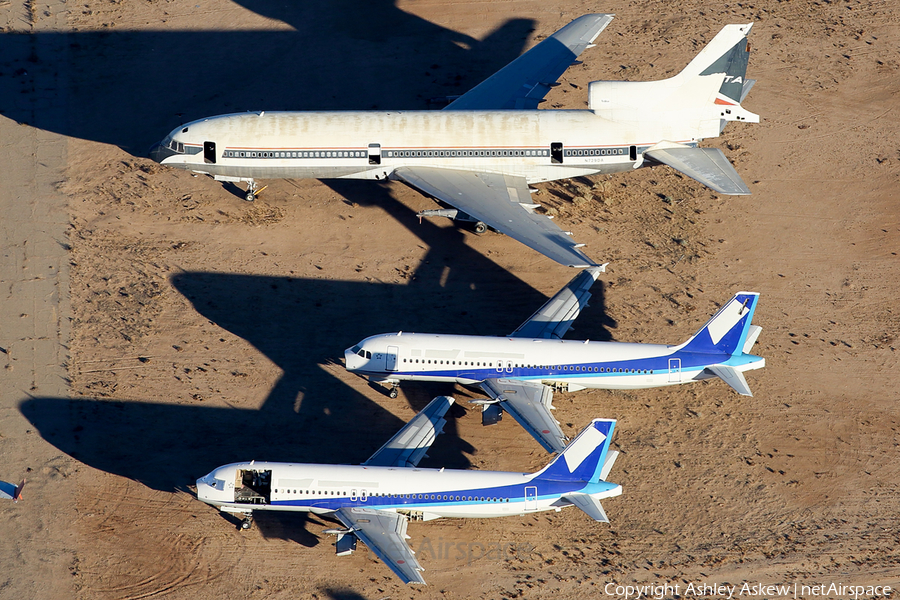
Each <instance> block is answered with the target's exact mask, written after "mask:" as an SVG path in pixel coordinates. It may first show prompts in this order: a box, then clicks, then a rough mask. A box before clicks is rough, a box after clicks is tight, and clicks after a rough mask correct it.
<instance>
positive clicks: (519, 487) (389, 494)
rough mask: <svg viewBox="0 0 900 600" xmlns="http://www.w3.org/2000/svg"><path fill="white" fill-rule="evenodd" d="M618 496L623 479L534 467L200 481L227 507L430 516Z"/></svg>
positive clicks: (279, 471)
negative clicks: (579, 496) (553, 475)
mask: <svg viewBox="0 0 900 600" xmlns="http://www.w3.org/2000/svg"><path fill="white" fill-rule="evenodd" d="M571 492H579V493H584V494H590V495H592V496H594V497H596V498H597V499H603V498H609V497H613V496H618V495H620V494H621V493H622V488H621V486H620V485H618V484H614V483H607V482H605V481H599V482H597V483H588V482H584V481H556V480H552V479H542V478H540V477H539V476H538V475H536V474H532V473H511V472H497V471H461V470H452V469H419V468H414V469H410V468H402V467H369V466H351V465H319V464H291V463H277V462H259V461H254V462H252V463H234V464H230V465H225V466H222V467H219V468H218V469H216V470H214V471H212V472H211V473H210V474H209V475H206V476H205V477H202V478H200V479H198V480H197V498H198V499H200V500H202V501H203V502H206V503H208V504H212V505H213V506H216V507H218V508H219V509H220V510H223V511H225V512H233V513H242V512H247V513H249V512H252V511H257V510H279V511H298V512H312V513H317V514H326V513H332V512H334V511H336V510H338V509H340V508H346V507H363V508H372V509H379V510H387V511H392V512H400V513H403V514H407V515H409V516H411V517H413V518H420V519H423V520H426V521H427V520H431V519H436V518H441V517H457V518H465V517H475V518H489V517H503V516H510V515H516V514H525V513H527V512H539V511H547V510H559V509H560V508H562V507H564V506H570V505H571V503H570V502H568V501H566V500H561V498H560V497H561V496H562V495H564V494H566V493H571Z"/></svg>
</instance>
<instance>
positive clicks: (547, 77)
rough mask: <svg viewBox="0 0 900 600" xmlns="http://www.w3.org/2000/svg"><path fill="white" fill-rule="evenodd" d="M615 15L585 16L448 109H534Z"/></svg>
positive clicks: (448, 106)
mask: <svg viewBox="0 0 900 600" xmlns="http://www.w3.org/2000/svg"><path fill="white" fill-rule="evenodd" d="M612 19H613V15H603V14H594V15H584V16H583V17H579V18H577V19H575V20H574V21H572V22H571V23H569V24H568V25H566V26H565V27H563V28H562V29H560V30H559V31H557V32H556V33H554V34H553V35H551V36H550V37H548V38H547V39H545V40H544V41H543V42H541V43H540V44H538V45H537V46H535V47H534V48H532V49H531V50H529V51H528V52H526V53H525V54H523V55H522V56H520V57H519V58H517V59H516V60H514V61H512V62H511V63H509V64H508V65H506V66H505V67H503V68H502V69H500V70H499V71H497V72H496V73H494V74H493V75H491V76H490V77H489V78H487V79H485V80H484V81H482V82H481V83H480V84H478V85H477V86H475V87H474V88H472V89H471V90H469V91H468V92H466V93H465V94H463V95H462V96H460V97H459V98H457V99H456V100H454V101H453V102H451V103H450V104H449V105H447V106H446V107H445V108H444V110H498V109H506V108H518V109H523V108H524V109H533V108H537V105H538V103H540V102H541V100H543V98H544V96H546V95H547V92H549V91H550V89H551V88H552V87H553V86H554V85H555V84H556V80H557V79H559V77H560V75H562V74H563V73H564V72H565V71H566V69H568V68H569V66H571V65H572V63H574V62H575V59H576V58H578V55H579V54H581V53H582V52H583V51H584V49H585V48H588V47H590V45H591V43H592V42H593V41H594V39H595V38H596V37H597V36H598V35H600V32H601V31H603V30H604V29H605V28H606V26H607V25H609V23H610V21H612Z"/></svg>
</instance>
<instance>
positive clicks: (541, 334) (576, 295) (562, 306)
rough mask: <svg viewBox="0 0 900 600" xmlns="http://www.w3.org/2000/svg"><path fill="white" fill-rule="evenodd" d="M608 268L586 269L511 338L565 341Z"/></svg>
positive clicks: (520, 326) (511, 335) (523, 324)
mask: <svg viewBox="0 0 900 600" xmlns="http://www.w3.org/2000/svg"><path fill="white" fill-rule="evenodd" d="M605 267H606V265H602V266H599V267H591V268H589V269H585V270H584V271H582V272H581V273H579V274H578V275H576V276H575V278H574V279H573V280H572V281H570V282H569V283H568V285H566V287H564V288H563V289H561V290H560V291H559V292H557V293H556V295H555V296H553V297H552V298H550V299H549V300H548V301H547V302H546V303H545V304H544V305H543V306H542V307H540V308H539V309H538V310H537V312H535V313H534V314H533V315H531V316H530V317H529V318H528V320H527V321H525V322H524V323H522V324H521V325H519V328H518V329H516V330H515V331H513V332H512V333H511V334H509V337H524V338H544V339H554V338H555V339H562V336H564V335H565V334H566V332H567V331H569V328H570V327H572V323H573V322H574V321H575V319H576V318H578V314H579V313H580V312H581V309H582V308H584V307H585V306H587V302H588V300H589V299H590V297H591V293H590V292H589V291H588V290H589V289H591V286H592V285H594V282H595V281H597V277H598V276H599V275H600V273H602V272H603V271H604V270H605Z"/></svg>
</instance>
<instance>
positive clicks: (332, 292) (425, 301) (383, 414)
mask: <svg viewBox="0 0 900 600" xmlns="http://www.w3.org/2000/svg"><path fill="white" fill-rule="evenodd" d="M376 189H379V188H377V187H376ZM397 212H398V215H399V216H400V217H401V222H402V221H405V220H414V219H415V217H414V215H413V214H412V211H410V210H408V209H403V210H399V209H398V211H397ZM420 231H421V233H422V239H423V241H424V242H426V243H427V244H429V247H430V248H432V250H431V251H429V253H428V254H427V256H426V258H425V260H423V261H422V263H421V264H420V265H419V266H418V268H417V269H416V271H415V272H414V273H413V274H411V275H410V277H409V278H408V280H407V282H405V283H396V284H393V283H370V282H355V281H336V280H330V279H307V278H292V277H270V276H257V275H238V274H232V273H215V272H186V273H181V274H178V275H176V276H174V277H173V278H172V280H171V283H172V285H173V287H174V288H175V289H176V290H178V292H180V293H181V294H183V295H184V296H185V297H186V298H187V299H188V300H190V301H191V302H192V304H193V306H194V308H195V309H196V310H197V311H198V312H199V313H200V314H202V315H203V316H204V317H206V318H207V319H209V320H210V321H213V322H214V323H216V324H217V325H218V326H220V327H222V328H224V329H226V330H228V331H230V332H231V333H233V334H235V335H237V336H239V337H241V338H244V339H245V340H247V341H248V342H250V343H251V344H252V345H253V346H255V347H256V348H257V349H258V350H259V351H260V352H261V353H263V354H264V355H265V356H267V357H268V358H269V359H270V360H272V361H273V362H274V363H275V364H277V365H278V367H279V368H280V369H281V370H282V371H283V374H282V375H281V377H280V378H279V379H278V381H277V382H275V384H274V385H273V387H272V389H271V391H270V392H269V394H268V396H267V398H266V400H265V402H264V404H263V405H262V407H261V408H260V409H259V410H241V409H234V408H220V407H208V406H198V405H177V404H160V403H149V402H148V403H145V402H131V401H129V402H124V401H114V400H102V399H96V400H95V399H71V400H70V399H66V398H32V399H29V400H26V401H24V402H23V403H22V406H21V410H22V412H23V414H24V415H25V416H26V418H28V419H29V421H31V422H32V423H33V424H34V425H35V427H36V428H37V429H38V430H39V431H40V433H41V435H42V436H43V437H44V438H45V439H46V440H47V441H48V442H50V443H51V444H53V445H54V446H56V447H57V448H59V449H60V450H62V451H63V452H66V453H67V454H69V455H71V456H73V457H75V458H77V459H79V460H81V461H82V462H84V463H86V464H88V465H90V466H92V467H95V468H97V469H101V470H103V471H107V472H110V473H115V474H118V475H121V476H123V477H128V478H130V479H134V480H137V481H141V482H143V483H144V484H145V485H147V486H149V487H151V488H153V489H158V490H164V491H171V490H174V489H179V488H183V487H184V486H185V485H187V484H188V483H190V482H192V481H193V480H194V479H195V478H196V477H198V476H200V475H203V474H204V473H205V472H206V471H207V470H208V469H211V468H213V467H215V466H218V465H221V464H225V463H228V462H232V461H238V460H248V459H258V460H264V459H269V460H279V461H287V462H322V463H348V464H350V463H359V462H362V461H364V460H365V459H366V458H368V456H369V455H370V454H371V453H372V452H374V451H375V450H376V449H377V448H379V447H380V446H381V444H382V443H384V442H385V441H386V440H387V439H388V438H390V436H391V435H393V434H394V433H395V432H396V431H398V430H399V429H400V428H401V427H402V425H403V423H402V422H401V420H400V419H398V418H396V417H394V416H393V415H391V414H390V413H389V412H388V411H387V410H385V409H384V408H382V407H381V406H379V404H377V403H375V402H373V401H372V400H370V399H369V398H367V397H365V396H363V395H362V394H360V393H358V392H357V391H355V390H354V389H352V388H350V387H348V386H347V385H346V384H344V383H343V382H342V381H341V380H340V379H338V378H336V377H334V375H333V374H332V370H333V369H343V366H342V365H341V364H340V363H341V359H342V353H343V350H344V348H346V347H348V346H350V345H352V344H354V343H356V342H357V341H359V340H361V339H362V338H364V337H367V336H369V335H373V334H377V333H386V332H391V331H400V330H406V331H420V332H434V333H461V334H478V335H504V334H506V333H508V332H510V331H513V330H514V329H515V328H516V327H517V326H518V325H519V324H520V323H522V322H523V321H524V320H525V319H527V318H528V317H529V316H530V315H531V314H532V312H534V310H536V309H537V308H538V307H539V306H540V305H541V304H542V303H543V302H545V301H546V300H547V296H545V295H544V294H541V293H539V292H537V291H536V290H534V289H533V288H532V287H531V286H529V285H528V284H526V283H524V282H523V281H521V280H520V279H518V278H517V277H515V276H514V275H512V274H511V273H509V272H508V271H506V270H505V269H503V268H501V267H499V266H498V265H496V264H495V263H493V262H492V261H490V260H489V259H486V258H485V257H483V256H481V255H480V254H478V253H477V252H475V251H474V250H472V249H471V248H469V247H467V246H465V245H464V244H462V243H461V241H460V239H459V238H460V236H461V235H462V234H461V232H459V230H457V229H455V228H440V227H437V226H435V225H433V224H429V223H427V222H426V223H424V224H423V225H422V226H421V229H420ZM557 268H558V267H557ZM569 271H570V272H571V273H572V274H573V276H574V274H575V273H576V271H575V270H569ZM476 282H477V283H476ZM592 293H593V297H592V298H591V305H590V307H589V308H587V309H585V310H584V311H583V313H582V315H581V316H580V318H579V328H578V333H579V335H578V337H579V338H590V339H594V340H604V339H610V337H611V336H610V335H609V333H608V331H607V327H615V323H614V322H612V321H610V320H609V319H608V317H607V316H606V314H605V307H604V294H603V287H602V283H601V282H597V283H596V284H595V285H594V287H593V288H592ZM473 295H478V297H479V298H480V302H479V304H483V305H488V306H490V310H483V309H473V308H472V306H473V304H472V299H473ZM485 298H492V299H494V301H487V302H486V301H485V300H484V299H485ZM404 391H405V395H406V397H407V398H408V400H409V402H410V406H411V408H412V409H413V410H416V411H418V410H421V409H422V408H423V407H424V406H425V405H426V404H427V403H428V401H430V400H431V398H432V397H434V396H436V395H439V394H442V393H452V392H453V388H452V386H450V385H448V384H425V383H421V384H420V383H415V384H413V383H410V384H408V385H406V386H404ZM454 410H455V412H453V413H452V416H461V415H462V414H464V413H465V409H463V408H462V407H454ZM476 418H477V417H476ZM512 426H514V425H512ZM445 430H446V432H447V433H448V434H449V435H446V436H443V437H442V438H441V439H440V440H439V442H438V443H436V444H435V445H434V446H433V447H432V449H431V450H430V456H431V460H430V461H429V462H428V463H423V466H428V465H432V466H444V467H447V468H466V467H468V466H469V461H468V459H467V458H466V457H465V456H464V455H465V454H466V453H471V452H472V451H473V450H474V449H473V448H472V447H471V446H470V445H468V444H467V443H466V442H464V441H463V440H460V439H459V438H458V437H457V436H456V427H455V423H454V421H453V420H450V421H449V422H448V425H447V427H446V428H445ZM309 432H313V434H312V435H310V433H309ZM526 437H527V436H526V435H525V434H524V432H523V439H525V438H526ZM527 443H530V440H529V442H527ZM479 450H480V449H479Z"/></svg>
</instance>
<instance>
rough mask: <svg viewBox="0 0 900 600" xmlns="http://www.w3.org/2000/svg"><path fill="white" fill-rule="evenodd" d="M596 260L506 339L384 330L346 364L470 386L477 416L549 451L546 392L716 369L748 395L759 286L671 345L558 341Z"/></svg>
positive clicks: (650, 381) (761, 362)
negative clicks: (517, 430)
mask: <svg viewBox="0 0 900 600" xmlns="http://www.w3.org/2000/svg"><path fill="white" fill-rule="evenodd" d="M599 273H600V267H593V268H590V269H586V270H584V271H582V272H581V273H580V274H579V275H578V276H576V277H575V278H574V279H573V280H572V281H571V282H569V284H568V285H567V286H566V287H565V288H563V289H562V290H561V291H560V292H559V293H557V294H556V296H554V297H553V298H551V299H550V300H549V301H548V302H547V303H546V304H544V306H542V307H541V308H540V310H538V311H537V312H536V313H535V314H534V315H532V316H531V318H529V319H528V320H527V321H525V323H523V324H522V325H521V326H520V327H519V328H518V329H517V330H515V331H514V332H512V333H511V334H509V335H508V336H506V337H487V336H471V335H435V334H420V333H407V332H400V333H387V334H382V335H375V336H372V337H369V338H366V339H365V340H363V341H361V342H360V343H358V344H356V345H354V346H353V347H352V348H348V349H347V350H345V351H344V361H345V366H346V368H347V370H348V371H351V372H354V373H358V374H359V375H362V376H364V377H366V378H368V379H369V380H371V381H376V382H380V383H383V384H387V385H390V386H392V389H391V395H392V396H396V386H397V385H398V384H399V382H400V381H405V380H409V381H445V382H455V383H460V384H463V385H477V386H479V387H480V388H481V389H482V390H483V391H484V392H485V393H486V394H487V395H488V396H490V399H488V400H478V401H476V402H478V403H481V404H483V406H484V409H483V412H482V423H483V424H484V425H491V424H493V423H496V422H497V421H499V420H500V418H501V417H502V410H506V411H507V412H509V413H510V414H511V415H512V416H513V417H514V418H515V419H516V421H518V422H519V423H520V424H521V425H522V426H523V427H524V428H525V429H526V430H527V431H528V432H529V433H530V434H531V435H532V436H534V438H535V439H537V440H538V442H540V443H541V445H542V446H544V448H546V449H547V451H549V452H559V451H561V450H562V449H563V448H564V447H565V444H566V441H567V438H566V436H565V435H564V434H563V432H562V430H561V429H560V427H559V423H558V422H557V421H556V420H555V419H554V418H553V415H552V414H551V412H550V410H551V409H553V406H552V400H553V390H554V389H561V390H566V391H570V392H571V391H577V390H582V389H585V388H600V389H619V390H627V389H643V388H652V387H660V386H666V385H677V384H681V383H687V382H691V381H699V380H702V379H710V378H714V377H718V378H719V379H722V380H723V381H725V383H727V384H728V385H730V386H731V387H732V388H734V390H735V391H736V392H738V393H739V394H743V395H745V396H752V395H753V394H752V393H751V392H750V387H749V386H748V385H747V381H746V379H744V375H743V373H744V371H749V370H751V369H761V368H762V367H764V366H765V364H766V361H765V359H764V358H762V357H759V356H754V355H752V354H749V352H750V350H751V348H752V347H753V344H754V343H755V342H756V339H757V338H758V337H759V334H760V332H761V331H762V328H761V327H758V326H756V325H751V323H750V321H751V319H752V318H753V313H754V311H755V310H756V303H757V301H758V300H759V294H757V293H755V292H738V293H737V294H735V295H734V297H733V298H732V299H731V300H729V301H728V302H727V303H726V304H725V306H723V307H722V308H721V309H720V310H719V311H718V312H717V313H716V314H715V316H713V318H712V319H710V320H709V321H708V322H707V323H706V325H704V326H703V327H702V328H701V329H700V330H699V331H698V332H697V333H695V334H694V335H693V336H691V338H690V339H688V340H687V341H686V342H684V343H682V344H679V345H677V346H668V345H663V344H632V343H622V342H591V341H575V340H563V339H561V338H562V336H563V335H565V333H566V332H567V331H568V330H569V328H570V327H571V325H572V322H573V321H574V320H575V318H576V317H577V316H578V314H579V312H580V311H581V308H582V307H584V306H585V305H586V304H587V301H588V299H589V298H590V292H589V291H588V290H589V289H590V287H591V286H592V285H593V283H594V281H596V279H597V276H598V275H599Z"/></svg>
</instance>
